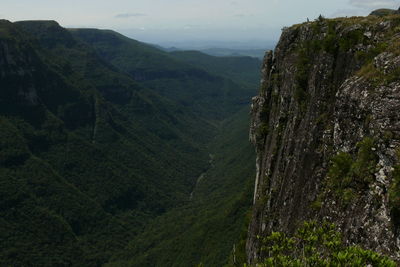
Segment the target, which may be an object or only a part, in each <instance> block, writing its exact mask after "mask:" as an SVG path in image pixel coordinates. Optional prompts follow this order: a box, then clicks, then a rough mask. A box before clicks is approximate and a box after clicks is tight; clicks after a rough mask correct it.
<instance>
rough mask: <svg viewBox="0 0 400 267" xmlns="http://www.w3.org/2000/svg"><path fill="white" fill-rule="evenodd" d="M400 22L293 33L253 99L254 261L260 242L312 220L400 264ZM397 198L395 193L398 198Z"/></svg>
mask: <svg viewBox="0 0 400 267" xmlns="http://www.w3.org/2000/svg"><path fill="white" fill-rule="evenodd" d="M399 25H400V16H390V17H382V18H381V17H376V16H369V17H365V18H361V17H358V18H348V19H333V20H328V19H323V18H320V19H318V20H317V21H315V22H307V23H304V24H300V25H295V26H292V27H291V28H286V29H284V30H283V32H282V36H281V39H280V41H279V43H278V45H277V47H276V49H275V51H274V53H267V54H266V56H265V59H264V64H263V69H262V75H263V78H262V81H261V90H260V94H259V95H258V96H256V97H254V98H253V104H252V122H251V129H250V140H251V141H252V143H253V144H254V145H255V148H256V152H257V160H256V164H257V175H256V181H255V190H254V208H253V216H252V220H251V222H250V225H249V233H248V240H247V248H246V249H247V256H248V260H249V262H250V263H254V262H256V261H257V259H258V258H260V257H262V252H261V251H260V243H259V237H260V236H266V235H268V234H270V233H271V232H273V231H282V232H286V233H293V232H294V231H295V230H296V228H297V227H298V226H299V225H300V224H301V223H302V222H303V221H306V220H317V221H329V222H332V223H335V224H336V225H337V226H338V228H339V229H340V231H341V232H342V234H343V238H344V241H345V242H346V243H347V244H349V245H351V244H358V245H360V246H362V247H364V248H366V249H372V250H376V251H378V252H381V253H384V254H387V255H389V256H391V257H392V258H394V259H397V260H398V259H399V258H400V253H399V251H400V239H399V237H400V235H399V234H400V233H399V230H398V227H399V225H400V224H399V221H398V218H397V215H396V209H397V208H396V207H393V205H394V204H393V203H394V202H393V200H391V195H393V194H394V193H396V192H397V191H396V190H397V189H398V188H396V187H395V183H394V175H393V170H394V168H395V167H396V165H397V164H398V158H397V156H396V153H397V150H398V148H399V147H400V113H399V112H398V111H399V110H400V57H399V55H400V49H399V47H398V44H399V42H400V32H399V27H400V26H399ZM391 192H394V193H392V194H391Z"/></svg>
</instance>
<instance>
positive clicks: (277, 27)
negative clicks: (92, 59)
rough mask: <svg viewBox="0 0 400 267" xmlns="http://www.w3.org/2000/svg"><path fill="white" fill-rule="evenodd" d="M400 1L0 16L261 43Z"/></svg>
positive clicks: (118, 0) (159, 39)
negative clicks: (308, 24) (291, 29)
mask: <svg viewBox="0 0 400 267" xmlns="http://www.w3.org/2000/svg"><path fill="white" fill-rule="evenodd" d="M399 6H400V0H35V1H32V0H1V7H0V18H3V19H7V20H10V21H19V20H37V19H40V20H56V21H58V22H59V23H60V24H61V26H63V27H69V28H76V27H79V28H82V27H85V28H87V27H89V28H101V29H112V30H116V31H118V32H120V33H122V34H124V35H127V36H129V37H131V38H134V39H137V40H140V41H143V42H150V43H155V44H160V45H163V46H178V47H179V46H181V47H182V46H185V45H186V46H196V45H198V46H209V47H212V46H225V47H227V46H228V45H231V46H235V45H237V46H238V47H248V48H258V47H260V48H264V47H263V46H267V45H269V44H270V43H271V42H275V41H276V40H277V39H278V38H279V35H280V33H281V29H282V28H283V27H284V26H290V25H292V24H296V23H300V22H303V21H305V20H307V18H309V19H310V20H313V19H315V18H317V17H318V16H319V15H320V14H322V15H323V16H325V17H338V16H360V15H361V16H362V15H368V14H369V13H370V12H371V11H372V10H374V9H377V8H395V9H397V8H399Z"/></svg>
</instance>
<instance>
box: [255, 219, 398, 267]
mask: <svg viewBox="0 0 400 267" xmlns="http://www.w3.org/2000/svg"><path fill="white" fill-rule="evenodd" d="M261 243H262V247H261V251H262V253H263V254H264V255H265V257H264V258H263V259H262V260H261V261H260V262H259V263H258V264H257V266H260V267H266V266H367V265H372V266H388V267H389V266H390V267H391V266H393V267H394V266H396V263H395V262H394V261H392V260H390V259H389V258H388V257H386V256H383V255H380V254H378V253H376V252H373V251H370V250H365V249H362V248H360V247H358V246H349V247H348V246H345V245H344V243H343V242H342V237H341V234H340V233H339V232H338V231H337V230H336V226H335V225H334V224H331V223H327V222H323V223H318V222H316V221H307V222H304V224H303V225H302V226H301V227H300V228H298V229H297V231H296V232H295V233H294V234H293V235H292V236H288V235H286V234H284V233H282V232H272V233H271V235H269V236H267V237H264V238H262V239H261Z"/></svg>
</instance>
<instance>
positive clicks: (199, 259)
mask: <svg viewBox="0 0 400 267" xmlns="http://www.w3.org/2000/svg"><path fill="white" fill-rule="evenodd" d="M248 112H249V110H248V108H244V109H242V110H241V111H240V112H238V113H237V114H235V116H233V117H232V118H230V119H228V120H226V121H225V122H224V123H223V124H222V125H221V127H220V132H219V135H218V137H217V138H216V139H215V141H214V142H212V143H211V144H210V153H211V154H210V158H211V160H210V166H209V169H208V170H207V171H206V172H205V173H204V174H203V175H201V176H200V177H199V180H198V182H197V186H196V188H195V189H194V191H193V194H192V198H191V199H190V200H188V201H187V203H186V204H185V205H183V206H182V207H179V208H176V209H172V210H170V211H168V212H167V213H165V214H164V215H162V216H160V217H158V218H157V219H156V220H155V221H153V222H152V223H150V224H149V225H147V226H146V227H145V229H144V231H143V232H142V233H141V234H139V235H138V236H136V237H135V238H134V239H133V240H131V241H130V242H129V245H128V247H127V249H125V250H124V251H122V252H121V253H118V254H117V255H116V256H115V257H114V258H113V260H112V262H111V263H110V264H109V265H107V266H195V265H197V264H199V263H203V264H204V266H223V265H225V264H227V263H228V261H229V259H230V253H231V252H232V250H233V247H234V246H235V248H236V252H237V253H236V257H237V261H240V260H242V261H243V260H244V258H243V257H244V254H243V253H244V238H243V234H245V233H246V232H247V227H246V225H247V224H246V223H247V222H246V221H247V219H248V218H249V212H250V205H251V199H252V198H251V194H252V185H253V184H252V182H253V177H254V173H255V167H254V151H253V149H252V147H251V146H250V144H249V143H248V141H247V137H248V135H247V128H248V116H249V115H248ZM243 262H244V261H243Z"/></svg>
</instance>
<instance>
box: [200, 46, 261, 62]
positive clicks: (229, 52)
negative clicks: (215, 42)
mask: <svg viewBox="0 0 400 267" xmlns="http://www.w3.org/2000/svg"><path fill="white" fill-rule="evenodd" d="M266 50H267V49H230V48H207V49H201V50H200V51H201V52H203V53H205V54H208V55H211V56H216V57H233V56H235V57H240V56H249V57H255V58H259V59H262V58H263V57H264V55H265V51H266Z"/></svg>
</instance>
